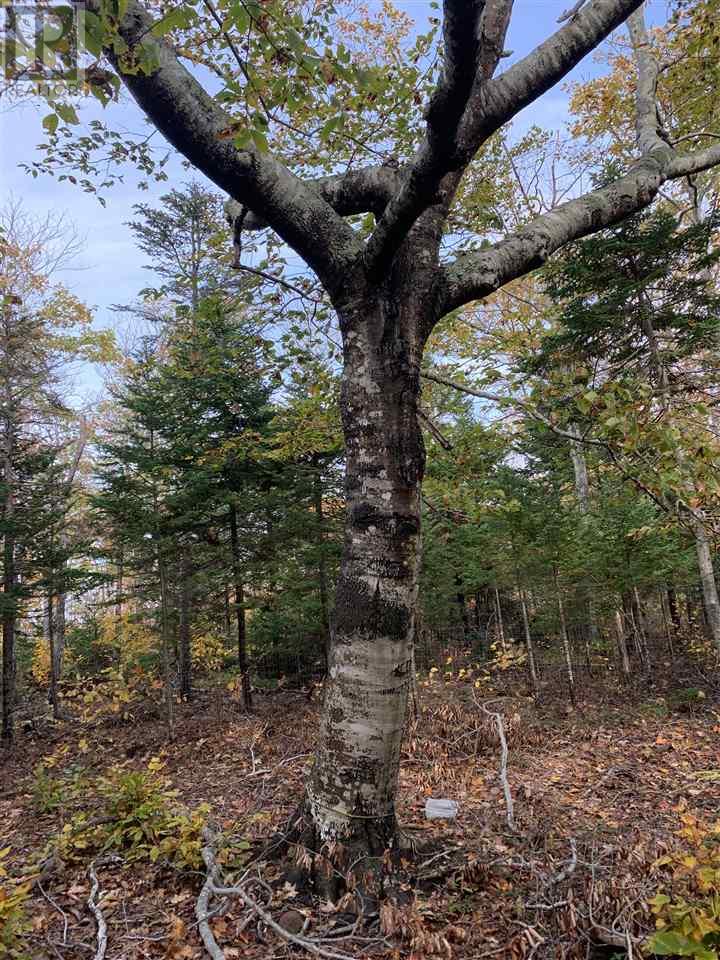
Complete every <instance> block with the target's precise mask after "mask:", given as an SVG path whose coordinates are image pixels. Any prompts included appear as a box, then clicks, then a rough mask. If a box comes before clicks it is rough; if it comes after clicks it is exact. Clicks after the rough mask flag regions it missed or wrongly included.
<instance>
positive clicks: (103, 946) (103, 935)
mask: <svg viewBox="0 0 720 960" xmlns="http://www.w3.org/2000/svg"><path fill="white" fill-rule="evenodd" d="M88 876H89V877H90V880H91V881H92V887H91V888H90V896H89V897H88V899H87V905H88V909H89V910H90V912H91V913H92V915H93V916H94V917H95V922H96V923H97V949H96V950H95V957H94V958H93V960H105V951H106V950H107V923H106V922H105V917H104V916H103V912H102V910H101V909H100V907H99V905H98V902H97V899H96V898H97V895H98V891H99V890H100V881H99V880H98V878H97V874H96V873H95V864H94V863H91V864H90V866H89V867H88Z"/></svg>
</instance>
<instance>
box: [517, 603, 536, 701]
mask: <svg viewBox="0 0 720 960" xmlns="http://www.w3.org/2000/svg"><path fill="white" fill-rule="evenodd" d="M520 608H521V610H522V618H523V628H524V630H525V649H526V650H527V658H528V669H529V671H530V679H531V681H532V685H533V690H534V692H535V696H538V695H539V693H540V683H539V682H538V675H537V670H536V668H535V651H534V650H533V642H532V634H531V633H530V620H529V619H528V611H527V603H526V602H525V591H524V590H520Z"/></svg>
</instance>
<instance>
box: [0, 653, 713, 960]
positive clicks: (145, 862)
mask: <svg viewBox="0 0 720 960" xmlns="http://www.w3.org/2000/svg"><path fill="white" fill-rule="evenodd" d="M447 661H450V662H447ZM669 668H670V664H669V663H665V664H664V663H663V662H662V661H661V662H660V663H658V664H657V665H656V671H655V677H654V679H653V680H651V679H650V678H648V677H638V679H637V680H636V682H635V685H634V686H632V687H628V686H623V685H621V684H620V681H619V679H618V680H617V682H616V683H615V684H613V682H612V680H608V678H607V676H606V677H604V679H603V681H602V682H600V680H593V678H592V677H586V678H585V680H584V685H583V689H584V694H583V699H582V701H581V702H580V703H579V704H578V706H577V708H575V709H573V708H570V707H568V706H566V702H567V698H566V696H565V691H564V690H563V688H562V685H561V682H560V680H559V679H558V680H557V682H555V681H554V680H553V679H549V678H546V679H545V683H544V686H543V689H542V696H541V698H540V699H539V701H537V702H536V701H535V700H533V699H532V698H531V697H529V696H528V695H527V692H528V691H527V689H526V685H525V681H524V678H523V677H521V676H520V674H519V673H517V674H516V673H515V671H513V670H509V671H506V672H505V673H503V674H497V675H494V676H492V677H490V678H488V677H487V675H486V674H487V671H485V670H484V669H483V670H482V671H480V670H478V669H477V668H475V667H474V666H473V665H472V662H471V661H470V660H469V659H462V658H458V657H457V656H451V657H448V658H446V662H445V663H444V664H443V665H442V667H439V668H435V669H434V670H431V672H429V673H424V674H421V675H420V677H419V697H418V707H417V716H416V718H415V719H414V720H412V722H411V723H410V726H409V730H408V735H407V737H406V741H405V747H404V752H403V765H402V773H401V790H400V802H399V806H398V817H399V820H400V823H401V824H402V826H403V830H404V834H405V838H406V839H408V840H409V843H408V844H407V846H408V853H407V855H406V857H405V858H404V859H403V861H401V863H400V864H399V865H398V864H394V865H393V864H391V862H390V860H388V862H387V864H385V869H386V870H387V871H388V872H392V871H396V872H397V876H396V878H395V883H394V885H393V889H394V891H395V893H394V895H393V898H392V899H388V900H384V901H381V902H378V901H373V902H369V901H367V899H365V900H364V902H363V903H362V909H360V907H359V906H358V902H359V900H363V898H362V896H360V897H358V896H355V895H354V894H353V891H352V889H351V888H350V889H348V892H347V894H346V895H345V896H344V897H343V898H342V899H341V900H340V901H339V902H337V903H332V902H328V901H325V900H323V899H322V898H321V897H319V896H317V895H316V894H315V893H314V891H313V889H312V888H311V887H310V886H309V885H308V884H307V883H306V882H305V881H304V879H303V876H304V875H303V873H302V871H298V872H297V875H296V876H295V875H293V873H292V871H291V870H290V871H289V870H288V864H287V862H284V863H280V862H278V861H277V859H276V858H275V857H274V856H273V855H272V844H270V846H268V840H270V839H271V838H273V837H274V838H278V836H279V835H282V831H283V829H284V826H285V824H286V823H287V822H288V819H289V818H290V817H291V815H292V813H293V811H294V810H295V808H296V807H297V805H298V803H299V801H300V799H301V798H302V795H303V793H302V791H303V782H304V778H305V775H306V772H307V768H308V765H309V763H310V760H311V751H312V749H313V743H314V737H315V735H316V729H317V721H318V711H319V701H320V698H321V695H322V691H321V687H320V685H316V686H315V688H314V690H312V691H308V690H287V689H284V690H279V691H277V692H274V693H266V694H263V695H258V696H257V697H256V701H257V707H256V709H255V711H254V712H253V714H251V715H248V714H245V713H243V712H242V711H240V709H239V707H238V705H237V703H236V702H235V700H234V699H233V696H232V694H231V693H230V692H229V691H228V690H227V689H224V691H223V694H222V695H220V694H218V693H217V691H216V690H215V691H210V690H203V689H200V690H198V691H197V694H196V699H195V702H194V703H192V704H182V705H178V707H177V711H176V716H175V722H174V728H173V731H172V736H170V733H169V731H168V728H167V725H166V723H165V722H164V721H161V720H159V719H157V718H154V717H152V716H150V715H149V713H146V714H145V715H143V714H142V712H140V713H134V714H132V716H130V715H125V717H126V719H123V715H121V716H111V717H107V716H102V718H101V719H98V720H95V721H85V722H82V721H80V720H77V719H76V720H75V721H72V720H68V721H65V722H60V723H55V724H52V723H51V722H50V721H49V720H45V719H36V720H35V721H34V724H33V726H32V727H31V728H29V729H28V730H26V731H25V733H24V735H23V737H22V739H20V740H19V741H18V744H17V747H16V748H15V750H14V753H13V754H11V755H10V756H9V757H8V758H7V760H6V763H5V767H4V770H5V776H4V777H3V780H4V784H5V785H12V786H10V787H9V788H8V789H3V790H2V791H0V852H1V854H2V855H1V856H0V929H2V931H3V935H4V937H5V938H6V940H5V944H4V947H3V948H0V955H2V949H5V951H6V955H9V956H10V957H23V958H24V957H27V958H32V960H45V958H63V960H75V958H78V960H79V958H89V957H92V958H95V960H100V958H102V957H104V958H105V960H141V958H161V957H162V958H175V960H177V958H188V960H190V958H201V957H204V956H207V955H212V954H211V953H208V945H207V942H206V943H205V944H203V940H202V938H201V934H202V933H203V924H201V923H199V920H198V918H199V917H200V918H201V919H203V918H204V916H205V915H207V914H209V915H210V916H209V919H208V920H207V921H206V926H205V930H204V932H205V933H206V934H207V933H209V934H210V935H211V938H210V941H209V942H210V944H211V946H210V949H211V950H212V949H213V948H214V947H213V946H212V945H213V944H214V946H215V947H216V948H217V950H218V951H220V952H219V953H217V954H216V956H224V957H225V958H226V960H233V958H238V957H247V958H263V960H270V958H282V957H290V956H297V955H306V956H312V955H316V956H325V957H347V956H350V957H354V958H362V957H387V958H422V957H447V958H451V957H458V958H460V957H468V958H470V957H472V958H481V957H513V958H515V957H517V958H529V957H561V956H562V957H588V956H597V957H600V956H607V957H611V956H613V955H626V954H627V955H628V956H635V955H639V956H642V955H643V954H644V955H649V953H650V952H660V951H661V950H662V951H663V952H666V953H670V952H673V951H671V950H670V949H664V950H663V941H662V939H660V940H656V941H654V949H653V950H652V951H651V950H650V948H649V945H648V937H649V936H651V935H653V933H654V932H655V931H656V925H659V932H660V934H662V935H663V936H664V937H665V938H668V937H669V938H671V939H670V940H668V944H669V945H670V946H673V950H677V952H678V953H680V952H683V953H686V954H692V955H695V956H698V957H704V956H708V955H709V954H708V953H707V952H706V953H703V950H707V947H706V946H703V944H707V943H709V942H710V940H709V939H708V938H712V937H713V936H714V933H715V919H717V918H714V914H713V903H714V902H716V901H713V899H712V898H713V896H717V878H718V867H720V863H718V854H717V848H718V845H717V844H714V840H715V839H716V838H717V835H718V833H717V827H716V826H714V825H713V821H714V818H716V817H717V791H718V782H720V770H719V769H718V751H717V741H718V734H719V733H720V686H717V685H716V686H713V685H712V684H710V683H708V682H707V679H705V681H704V682H703V677H702V675H701V676H700V682H699V683H698V682H696V685H694V686H690V687H682V688H681V689H682V690H686V691H687V690H689V691H691V692H690V693H684V694H683V693H680V694H679V693H678V686H677V684H678V677H677V676H675V675H674V674H673V672H672V671H671V670H670V669H669ZM659 677H660V678H663V679H660V680H659V679H658V678H659ZM681 679H682V678H681ZM683 682H686V679H685V680H683ZM309 692H311V695H310V696H309ZM38 704H39V706H40V708H41V709H40V712H42V704H41V703H40V701H38ZM496 715H499V716H500V717H501V718H502V733H503V736H504V737H505V739H506V742H507V748H508V757H507V786H508V787H509V799H510V806H508V798H507V796H506V793H505V791H504V789H503V783H502V779H503V778H502V776H501V771H500V767H501V754H502V751H501V749H500V743H499V738H498V727H497V721H496ZM428 797H436V798H437V797H446V798H449V799H453V800H455V801H457V803H458V804H459V814H458V817H457V820H456V821H454V822H449V821H428V820H426V819H425V812H424V811H425V801H426V799H427V798H428ZM210 837H212V846H211V848H208V846H207V844H208V843H209V839H208V838H210ZM203 848H205V849H204V850H203ZM209 851H210V856H211V857H213V858H214V857H217V863H218V869H219V870H221V871H222V876H223V877H225V878H226V879H225V881H224V882H225V883H233V882H238V881H239V882H240V889H241V890H242V891H243V892H244V895H245V898H244V899H242V898H239V897H237V896H232V897H230V898H224V897H222V896H219V895H218V896H214V897H213V898H211V899H210V901H209V902H204V901H202V900H201V903H200V906H198V898H199V896H201V893H202V891H203V890H205V892H206V893H207V882H206V880H207V866H208V864H207V860H205V862H204V857H203V853H204V854H205V856H206V857H207V855H208V852H209ZM323 852H327V851H307V850H302V851H300V850H297V849H295V850H293V851H291V859H292V857H294V860H295V861H297V862H298V863H300V864H302V863H303V862H305V863H307V862H308V860H312V861H313V862H314V863H316V864H317V863H318V862H320V863H323V858H322V853H323ZM325 862H327V861H325ZM703 871H704V872H703ZM713 871H715V872H714V873H713ZM3 873H4V874H5V876H4V877H3ZM218 876H219V874H218ZM203 902H204V903H205V906H204V907H203ZM203 909H204V910H205V914H203ZM655 936H656V937H657V936H658V934H657V933H655ZM673 937H675V938H678V937H681V938H683V937H684V938H685V940H686V941H687V942H688V943H690V944H691V945H694V947H692V949H690V948H688V949H687V950H684V951H680V949H679V948H678V943H679V942H680V941H678V940H677V939H676V940H672V938H673ZM683 942H684V941H683ZM668 944H666V946H667V945H668Z"/></svg>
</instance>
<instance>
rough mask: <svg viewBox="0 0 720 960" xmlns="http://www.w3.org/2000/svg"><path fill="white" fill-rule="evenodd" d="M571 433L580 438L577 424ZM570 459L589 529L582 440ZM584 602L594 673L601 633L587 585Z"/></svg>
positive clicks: (588, 651)
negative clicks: (595, 656)
mask: <svg viewBox="0 0 720 960" xmlns="http://www.w3.org/2000/svg"><path fill="white" fill-rule="evenodd" d="M569 432H570V433H572V434H573V435H574V436H576V437H578V438H579V437H580V430H579V429H578V427H577V426H576V425H575V424H571V425H570V427H569ZM570 457H571V459H572V464H573V472H574V474H575V496H576V498H577V502H578V507H579V509H580V513H581V515H582V518H583V526H584V527H587V521H588V518H589V516H590V480H589V478H588V470H587V460H586V459H585V451H584V449H583V446H582V443H581V442H580V440H579V439H578V440H571V441H570ZM583 533H584V535H585V536H589V531H588V530H587V529H585V530H584V531H583ZM582 594H583V596H582V602H583V606H584V607H585V613H586V622H585V624H584V626H583V638H584V641H585V655H586V657H587V665H588V672H589V673H592V654H591V651H592V649H593V647H596V646H597V644H598V641H599V639H600V633H599V630H598V625H597V618H596V616H595V605H594V604H593V601H592V597H591V596H590V590H589V586H588V584H587V583H584V584H583V586H582Z"/></svg>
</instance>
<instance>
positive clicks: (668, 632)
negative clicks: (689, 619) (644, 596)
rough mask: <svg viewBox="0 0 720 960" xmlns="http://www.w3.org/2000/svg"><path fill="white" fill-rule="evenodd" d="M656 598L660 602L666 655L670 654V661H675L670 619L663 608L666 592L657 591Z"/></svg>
mask: <svg viewBox="0 0 720 960" xmlns="http://www.w3.org/2000/svg"><path fill="white" fill-rule="evenodd" d="M658 598H659V600H660V612H661V614H662V619H663V626H664V627H665V640H666V641H667V645H668V653H669V654H670V659H671V660H674V659H675V647H674V645H673V640H672V629H671V628H670V619H669V617H668V612H667V609H666V607H665V604H666V602H667V591H666V590H663V589H662V588H661V589H660V590H658Z"/></svg>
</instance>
